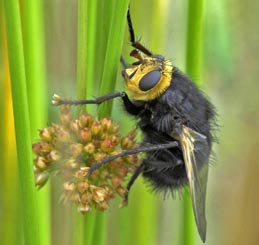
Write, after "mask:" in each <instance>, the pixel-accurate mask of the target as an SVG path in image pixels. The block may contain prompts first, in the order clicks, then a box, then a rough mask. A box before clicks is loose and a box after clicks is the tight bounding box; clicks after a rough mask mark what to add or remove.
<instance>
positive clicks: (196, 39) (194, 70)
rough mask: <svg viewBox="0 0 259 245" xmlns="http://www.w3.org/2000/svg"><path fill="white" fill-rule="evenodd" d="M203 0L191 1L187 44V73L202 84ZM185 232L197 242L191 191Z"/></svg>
mask: <svg viewBox="0 0 259 245" xmlns="http://www.w3.org/2000/svg"><path fill="white" fill-rule="evenodd" d="M202 16H203V0H197V1H189V8H188V26H187V46H186V73H187V74H188V75H189V76H190V77H191V78H192V79H194V81H195V82H196V84H197V85H199V86H200V85H201V79H198V78H200V76H201V62H202V53H201V51H202V26H203V18H202ZM182 230H183V234H182V244H184V245H192V244H195V239H196V237H197V234H198V231H197V229H196V227H195V221H194V214H193V210H192V202H191V198H190V193H189V191H188V190H187V189H186V190H185V191H184V208H183V229H182Z"/></svg>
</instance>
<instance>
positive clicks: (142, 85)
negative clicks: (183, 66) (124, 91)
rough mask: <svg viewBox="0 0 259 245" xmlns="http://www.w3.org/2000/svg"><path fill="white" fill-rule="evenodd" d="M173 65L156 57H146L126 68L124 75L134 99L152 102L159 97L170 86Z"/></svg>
mask: <svg viewBox="0 0 259 245" xmlns="http://www.w3.org/2000/svg"><path fill="white" fill-rule="evenodd" d="M172 70H173V66H172V63H171V62H170V61H168V60H163V59H161V58H156V57H145V58H143V59H141V60H140V62H137V63H136V64H134V63H133V64H132V65H131V66H130V67H128V68H125V70H123V72H122V74H123V76H124V78H125V80H126V85H127V88H128V90H129V91H130V92H131V93H132V94H133V97H134V99H136V100H142V101H150V100H153V99H156V98H157V97H159V96H160V95H161V94H162V93H163V92H164V91H165V90H166V89H167V88H168V87H169V85H170V82H171V79H172Z"/></svg>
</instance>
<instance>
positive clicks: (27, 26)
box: [22, 0, 51, 245]
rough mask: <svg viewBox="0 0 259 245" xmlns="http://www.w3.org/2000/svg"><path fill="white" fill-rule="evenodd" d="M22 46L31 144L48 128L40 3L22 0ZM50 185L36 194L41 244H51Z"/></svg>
mask: <svg viewBox="0 0 259 245" xmlns="http://www.w3.org/2000/svg"><path fill="white" fill-rule="evenodd" d="M22 10H23V13H22V17H23V18H22V21H23V43H24V58H25V70H26V80H27V93H28V104H29V112H30V122H31V136H32V141H34V140H35V139H37V138H38V129H39V128H42V127H44V126H45V125H46V121H47V120H46V118H47V106H48V103H47V101H46V96H47V91H46V78H45V55H44V54H45V49H44V36H43V35H42V34H43V33H44V27H43V16H42V5H41V3H40V1H35V0H24V1H23V8H22ZM49 194H50V193H49V186H48V187H45V188H44V189H43V190H42V191H40V192H37V198H38V207H39V212H38V213H39V223H40V226H41V227H44V229H41V232H40V236H41V242H42V245H45V244H50V230H51V229H50V226H51V222H50V196H49Z"/></svg>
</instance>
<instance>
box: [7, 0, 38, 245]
mask: <svg viewBox="0 0 259 245" xmlns="http://www.w3.org/2000/svg"><path fill="white" fill-rule="evenodd" d="M4 9H5V19H6V30H7V45H8V56H9V64H10V74H11V87H12V98H13V111H14V120H15V133H16V145H17V155H18V165H19V180H20V186H21V198H22V221H23V232H24V244H26V245H35V244H41V243H40V238H39V224H38V217H37V211H38V210H37V207H36V196H35V187H34V177H33V168H32V154H31V135H30V121H29V110H28V102H27V90H26V76H25V65H24V54H23V44H22V32H21V22H20V12H19V1H18V0H5V1H4Z"/></svg>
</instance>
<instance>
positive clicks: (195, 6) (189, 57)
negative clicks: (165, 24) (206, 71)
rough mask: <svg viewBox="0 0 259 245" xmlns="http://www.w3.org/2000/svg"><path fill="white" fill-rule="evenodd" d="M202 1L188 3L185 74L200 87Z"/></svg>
mask: <svg viewBox="0 0 259 245" xmlns="http://www.w3.org/2000/svg"><path fill="white" fill-rule="evenodd" d="M202 32H203V0H196V1H189V8H188V26H187V46H186V73H187V74H188V75H189V76H190V77H191V78H193V79H194V80H195V83H196V84H197V85H201V83H202V80H201V79H200V76H201V65H202Z"/></svg>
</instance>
